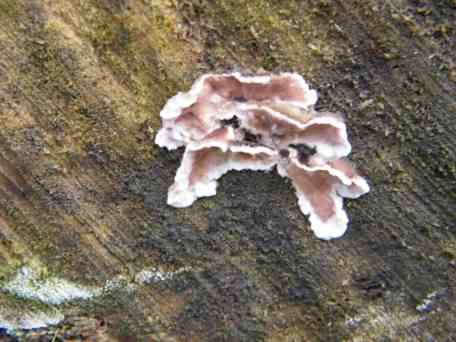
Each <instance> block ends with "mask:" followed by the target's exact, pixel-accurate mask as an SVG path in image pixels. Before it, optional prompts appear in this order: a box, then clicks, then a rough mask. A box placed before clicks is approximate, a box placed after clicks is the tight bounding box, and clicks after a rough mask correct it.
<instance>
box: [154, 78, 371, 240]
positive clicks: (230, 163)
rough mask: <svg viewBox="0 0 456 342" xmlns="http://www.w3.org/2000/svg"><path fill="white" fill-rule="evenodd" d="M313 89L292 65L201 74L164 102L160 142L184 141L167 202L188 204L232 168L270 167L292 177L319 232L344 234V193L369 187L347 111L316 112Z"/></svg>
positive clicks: (361, 191)
mask: <svg viewBox="0 0 456 342" xmlns="http://www.w3.org/2000/svg"><path fill="white" fill-rule="evenodd" d="M316 101H317V93H316V91H315V90H311V89H309V86H308V85H307V83H306V82H305V81H304V79H303V78H302V77H301V76H299V75H297V74H292V73H282V74H278V75H262V76H252V77H247V76H242V75H240V74H238V73H232V74H222V75H214V74H209V75H205V76H202V77H201V78H199V79H198V80H197V81H196V82H195V84H194V85H193V86H192V88H191V89H190V91H189V92H187V93H178V94H177V95H175V96H174V97H172V98H171V99H170V100H169V101H168V102H167V103H166V105H165V107H164V108H163V109H162V111H161V113H160V116H161V118H162V128H161V129H160V131H159V132H158V133H157V136H156V138H155V143H156V144H158V145H159V146H161V147H166V148H167V149H169V150H173V149H176V148H178V147H181V146H185V152H184V156H183V158H182V163H181V165H180V167H179V169H178V170H177V174H176V177H175V179H174V184H173V185H172V186H171V187H170V188H169V192H168V204H169V205H171V206H174V207H178V208H182V207H188V206H190V205H191V204H192V203H193V202H194V201H195V200H197V199H198V198H200V197H206V196H213V195H215V193H216V188H217V179H219V178H220V177H221V176H222V175H224V174H225V173H227V172H228V171H230V170H238V171H240V170H255V171H269V170H271V169H273V168H274V167H276V168H277V171H278V173H279V174H280V175H281V176H282V177H288V178H290V179H291V181H292V183H293V186H294V188H295V190H296V195H297V197H298V204H299V207H300V209H301V211H302V212H303V213H304V214H305V215H310V223H311V228H312V230H313V231H314V233H315V235H316V236H317V237H319V238H321V239H332V238H337V237H340V236H342V235H343V234H344V232H345V230H346V229H347V223H348V217H347V214H346V212H345V211H344V209H343V203H342V197H348V198H357V197H359V196H361V195H363V194H365V193H367V192H368V191H369V186H368V184H367V182H366V181H365V180H364V179H363V178H362V177H360V176H359V175H358V174H357V173H356V171H355V170H354V168H353V167H352V166H351V165H350V164H349V163H348V162H347V161H346V160H345V159H343V158H344V157H346V156H347V155H348V154H349V153H350V151H351V146H350V143H349V142H348V139H347V130H346V126H345V123H344V120H343V118H342V116H341V115H339V114H336V113H329V112H317V111H315V110H314V108H313V107H314V105H315V103H316Z"/></svg>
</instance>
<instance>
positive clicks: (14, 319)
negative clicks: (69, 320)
mask: <svg viewBox="0 0 456 342" xmlns="http://www.w3.org/2000/svg"><path fill="white" fill-rule="evenodd" d="M63 319H64V315H63V314H62V313H61V312H59V311H57V310H55V311H52V312H42V311H38V312H32V311H29V312H27V311H25V312H20V313H18V312H16V311H15V312H7V311H6V310H0V328H1V329H5V330H6V331H8V332H9V333H14V332H15V331H17V330H30V329H38V328H45V327H47V326H50V325H56V324H59V323H60V322H61V321H62V320H63Z"/></svg>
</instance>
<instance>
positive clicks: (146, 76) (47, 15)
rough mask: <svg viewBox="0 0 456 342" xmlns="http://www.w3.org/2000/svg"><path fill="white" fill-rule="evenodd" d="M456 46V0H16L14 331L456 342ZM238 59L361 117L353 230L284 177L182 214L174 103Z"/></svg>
mask: <svg viewBox="0 0 456 342" xmlns="http://www.w3.org/2000/svg"><path fill="white" fill-rule="evenodd" d="M455 57H456V2H455V1H454V0H434V1H431V0H385V1H375V0H307V1H302V0H287V1H285V0H216V1H210V0H2V1H0V340H2V341H3V340H5V341H15V340H19V341H80V340H86V341H454V340H455V339H456V298H455V295H456V293H455V281H456V214H455V213H456V166H455V165H456V152H455V151H456V150H455V148H456V59H455ZM232 70H236V71H240V72H245V73H256V72H259V71H264V70H267V71H271V72H280V71H294V72H297V73H299V74H301V75H303V76H304V78H305V79H306V80H307V81H308V82H309V83H310V84H311V86H312V87H313V88H315V89H317V90H318V92H319V102H318V104H317V109H319V110H329V111H335V112H342V113H345V116H346V119H347V125H348V127H349V138H350V141H351V143H352V146H353V153H352V154H351V157H350V158H351V160H353V162H354V163H355V165H356V166H357V167H358V169H359V170H360V172H361V173H362V174H363V175H365V176H366V177H367V179H368V180H369V183H370V185H371V186H372V191H371V192H370V193H369V194H368V195H367V196H365V197H362V198H361V199H358V200H355V201H346V207H347V210H348V214H349V216H350V218H351V222H350V225H349V230H348V232H347V233H346V234H345V235H344V236H343V238H341V239H337V240H332V241H330V242H325V241H321V240H318V239H316V238H315V237H314V236H313V234H312V232H311V231H310V229H309V224H308V221H307V218H306V217H304V216H303V215H302V214H301V213H300V211H299V209H298V206H297V203H296V198H295V195H294V191H293V189H292V186H291V185H290V184H289V183H287V182H286V181H284V179H282V178H280V177H279V176H278V175H276V174H275V173H260V172H231V173H229V174H227V175H225V176H224V177H222V179H221V181H220V184H219V187H218V194H217V195H216V196H215V197H211V198H206V199H200V200H198V201H197V202H196V203H195V204H194V205H193V206H191V207H190V208H186V209H175V208H172V207H169V206H167V205H166V193H167V189H168V186H169V185H171V184H172V182H173V177H174V174H175V171H176V169H177V167H178V166H179V162H180V158H181V156H182V150H178V151H172V152H168V151H166V150H162V149H160V148H158V147H156V146H154V144H153V137H154V135H155V133H156V132H157V130H158V128H159V127H160V119H159V112H160V109H161V108H162V106H163V105H164V104H165V102H166V101H167V99H168V98H169V97H170V96H172V95H174V94H175V93H177V92H178V91H186V90H188V88H189V87H190V86H191V84H192V83H193V81H194V80H195V79H196V78H197V77H198V76H200V75H202V74H204V73H208V72H226V71H232ZM25 270H27V272H29V274H30V272H31V273H33V274H34V277H35V278H33V279H34V280H33V281H30V284H28V283H26V282H24V281H22V283H21V284H22V285H23V286H28V288H29V289H30V288H32V287H33V286H34V287H35V290H36V289H38V290H37V291H44V290H43V289H44V288H48V289H51V290H49V291H50V292H51V293H50V294H46V295H45V297H46V296H47V298H42V296H41V297H40V296H35V297H34V296H33V295H27V294H24V293H22V294H21V293H19V292H18V291H13V290H11V283H12V282H14V280H15V279H17V276H18V274H21V272H22V274H23V275H24V274H25V272H26V271H25ZM145 270H149V271H150V272H151V273H149V275H150V274H154V275H153V276H152V278H151V277H149V278H148V280H147V281H145V280H144V277H143V276H144V275H145V274H146V273H145ZM151 270H152V271H151ZM154 272H155V273H154ZM158 274H161V275H162V276H159V275H158ZM141 277H143V278H141ZM62 282H64V283H65V284H67V285H68V284H73V286H75V287H78V288H80V289H82V288H84V289H92V290H93V289H98V290H93V292H92V295H91V296H90V298H85V299H81V298H79V299H71V300H62V301H60V302H57V301H54V302H52V301H51V300H48V299H49V298H51V297H52V295H53V294H56V293H57V291H58V290H53V289H54V288H55V287H56V286H57V285H58V284H62ZM8 284H9V285H8ZM8 286H10V287H9V290H8ZM53 286H54V288H53ZM62 286H63V285H62ZM100 289H101V290H100ZM30 291H32V292H33V289H30ZM33 293H36V292H33ZM53 315H54V316H55V315H57V316H58V317H59V319H56V320H55V322H54V323H49V324H46V326H45V327H42V328H36V329H27V328H26V326H25V325H24V324H25V323H20V320H21V319H23V320H24V322H25V319H27V317H28V318H30V317H41V318H42V317H51V316H53ZM57 316H56V317H57ZM2 320H3V321H2ZM2 322H3V323H2ZM5 322H6V323H5ZM8 322H9V323H8ZM12 322H13V323H14V322H15V323H14V324H16V325H17V326H18V327H19V328H17V329H12V328H11V326H10V328H9V329H8V328H7V327H6V325H7V324H10V325H11V324H13V323H12ZM18 322H19V323H18ZM2 324H3V326H2ZM21 324H22V326H21ZM21 327H22V328H21Z"/></svg>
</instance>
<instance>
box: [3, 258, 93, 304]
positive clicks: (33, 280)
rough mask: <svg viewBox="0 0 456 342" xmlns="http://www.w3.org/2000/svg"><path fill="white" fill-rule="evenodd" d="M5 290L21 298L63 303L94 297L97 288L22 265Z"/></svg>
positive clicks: (48, 302) (5, 286)
mask: <svg viewBox="0 0 456 342" xmlns="http://www.w3.org/2000/svg"><path fill="white" fill-rule="evenodd" d="M2 290H3V291H6V292H9V293H11V294H14V295H16V296H18V297H20V298H24V299H30V300H38V301H40V302H42V303H46V304H54V305H58V304H62V303H64V302H68V301H72V300H86V299H90V298H93V297H94V296H95V295H96V294H97V291H96V289H93V288H89V287H86V286H82V285H79V284H76V283H73V282H70V281H68V280H65V279H61V278H57V277H49V278H42V277H40V274H39V272H37V271H35V270H34V269H32V268H29V267H22V268H20V269H19V271H18V272H17V274H16V277H14V278H13V279H12V280H11V281H9V282H7V283H6V284H5V285H4V286H3V287H2Z"/></svg>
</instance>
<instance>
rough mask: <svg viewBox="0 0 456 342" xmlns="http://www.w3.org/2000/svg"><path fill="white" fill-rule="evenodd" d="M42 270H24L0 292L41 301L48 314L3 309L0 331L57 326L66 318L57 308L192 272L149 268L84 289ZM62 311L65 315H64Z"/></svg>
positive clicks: (60, 309)
mask: <svg viewBox="0 0 456 342" xmlns="http://www.w3.org/2000/svg"><path fill="white" fill-rule="evenodd" d="M39 269H40V268H39V267H36V268H31V267H26V266H24V267H22V268H20V269H19V270H18V271H17V273H16V275H15V277H14V278H13V279H11V280H10V281H8V282H6V283H5V284H3V285H2V286H0V292H6V293H9V294H12V295H15V296H17V297H20V298H22V299H25V300H30V301H34V302H36V301H38V302H41V303H43V304H46V305H47V306H49V310H48V312H44V311H33V310H32V311H30V310H29V311H27V309H26V308H24V310H16V309H10V310H7V309H5V308H0V329H6V330H7V331H8V332H10V333H14V331H17V330H29V329H37V328H43V327H47V326H49V325H56V324H58V323H59V322H61V321H62V320H63V319H64V317H65V315H64V311H63V309H62V308H61V307H58V309H57V307H56V306H58V305H61V304H64V303H67V302H71V301H76V300H92V299H94V298H95V297H98V296H102V295H104V294H108V293H111V292H114V291H125V292H129V293H131V292H134V291H136V290H138V289H139V288H140V287H141V286H145V285H148V284H153V283H158V282H162V281H168V280H171V279H173V278H174V277H175V276H177V275H179V274H181V273H183V272H187V271H190V268H189V267H183V268H180V269H177V270H176V271H170V272H167V271H162V270H159V269H158V268H149V269H144V270H142V271H139V272H138V273H136V274H134V275H133V276H125V275H118V276H115V277H113V278H112V279H109V280H107V281H106V282H105V283H104V284H103V285H102V286H91V287H89V286H84V285H80V284H77V283H74V282H70V281H68V280H65V279H62V278H58V277H44V276H42V275H41V272H40V271H39ZM62 312H63V313H62Z"/></svg>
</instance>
